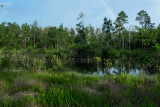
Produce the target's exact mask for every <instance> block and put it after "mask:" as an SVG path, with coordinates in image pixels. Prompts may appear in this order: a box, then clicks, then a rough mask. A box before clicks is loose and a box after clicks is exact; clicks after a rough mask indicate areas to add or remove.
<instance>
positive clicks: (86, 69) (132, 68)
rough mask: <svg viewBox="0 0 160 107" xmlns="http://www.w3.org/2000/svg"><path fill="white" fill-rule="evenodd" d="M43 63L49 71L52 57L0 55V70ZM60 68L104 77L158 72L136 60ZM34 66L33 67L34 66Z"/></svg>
mask: <svg viewBox="0 0 160 107" xmlns="http://www.w3.org/2000/svg"><path fill="white" fill-rule="evenodd" d="M37 59H38V60H40V61H42V62H43V68H46V69H50V68H52V67H53V64H54V63H53V59H52V55H46V54H45V55H44V54H29V55H28V54H27V55H26V54H14V55H4V54H1V55H0V63H1V65H0V67H1V69H2V68H3V69H8V70H11V71H14V70H18V71H29V70H30V69H31V66H33V65H34V64H35V63H37V62H36V61H37ZM61 62H62V68H61V69H59V70H60V71H67V72H69V71H74V72H79V73H83V74H90V75H101V76H103V75H106V74H115V75H120V74H121V73H124V72H126V73H127V74H131V75H156V74H157V73H158V72H157V71H158V70H157V68H156V65H154V64H148V63H143V61H140V60H137V59H123V58H120V59H110V62H112V66H111V67H108V68H107V67H105V65H104V63H103V61H102V62H101V63H99V64H97V63H96V62H95V61H90V62H88V61H82V60H81V61H80V60H75V59H72V60H64V59H63V60H62V61H61ZM34 66H35V65H34ZM36 66H37V65H36Z"/></svg>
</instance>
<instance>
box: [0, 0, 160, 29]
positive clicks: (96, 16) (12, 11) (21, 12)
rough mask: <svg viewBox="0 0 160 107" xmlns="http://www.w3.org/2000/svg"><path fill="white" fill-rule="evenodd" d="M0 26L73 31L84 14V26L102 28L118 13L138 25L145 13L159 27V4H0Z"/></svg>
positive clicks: (78, 0) (111, 0)
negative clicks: (34, 25)
mask: <svg viewBox="0 0 160 107" xmlns="http://www.w3.org/2000/svg"><path fill="white" fill-rule="evenodd" d="M0 3H1V4H4V7H0V23H2V22H16V23H18V24H20V25H21V24H23V23H28V24H32V23H33V21H35V20H37V21H38V23H39V26H42V27H47V26H57V27H58V26H59V25H60V24H63V25H64V26H65V27H69V28H71V27H73V28H75V27H76V24H77V23H78V21H77V17H78V15H79V14H80V13H81V12H83V13H84V15H85V17H84V24H85V26H88V25H89V24H91V25H92V26H94V27H97V28H101V27H102V24H103V19H104V17H105V16H106V17H107V18H109V19H111V20H112V21H114V20H115V18H116V17H117V16H118V13H119V12H120V11H125V13H126V14H127V15H128V22H129V23H128V24H127V25H126V26H130V25H139V24H138V22H136V21H135V18H136V16H137V13H138V12H139V11H140V10H145V11H147V13H148V14H149V16H150V17H151V21H152V22H153V23H156V26H157V25H159V23H160V0H0Z"/></svg>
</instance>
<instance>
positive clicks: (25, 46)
mask: <svg viewBox="0 0 160 107" xmlns="http://www.w3.org/2000/svg"><path fill="white" fill-rule="evenodd" d="M26 47H27V39H26V37H25V49H26Z"/></svg>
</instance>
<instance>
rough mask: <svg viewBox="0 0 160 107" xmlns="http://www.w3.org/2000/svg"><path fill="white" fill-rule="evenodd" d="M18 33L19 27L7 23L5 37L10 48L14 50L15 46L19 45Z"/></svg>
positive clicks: (15, 24) (14, 23)
mask: <svg viewBox="0 0 160 107" xmlns="http://www.w3.org/2000/svg"><path fill="white" fill-rule="evenodd" d="M20 33H21V29H20V26H19V25H18V24H17V23H16V22H13V23H10V22H9V23H7V35H8V36H7V37H8V42H9V46H10V47H13V46H15V48H18V47H17V45H19V44H20V42H21V40H20Z"/></svg>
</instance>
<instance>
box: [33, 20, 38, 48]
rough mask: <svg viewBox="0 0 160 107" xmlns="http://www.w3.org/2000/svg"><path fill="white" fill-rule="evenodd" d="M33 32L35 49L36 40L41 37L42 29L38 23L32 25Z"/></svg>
mask: <svg viewBox="0 0 160 107" xmlns="http://www.w3.org/2000/svg"><path fill="white" fill-rule="evenodd" d="M31 32H32V35H33V46H34V48H35V47H36V39H37V37H38V35H40V27H39V26H38V22H37V21H34V22H33V24H32V25H31Z"/></svg>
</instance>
